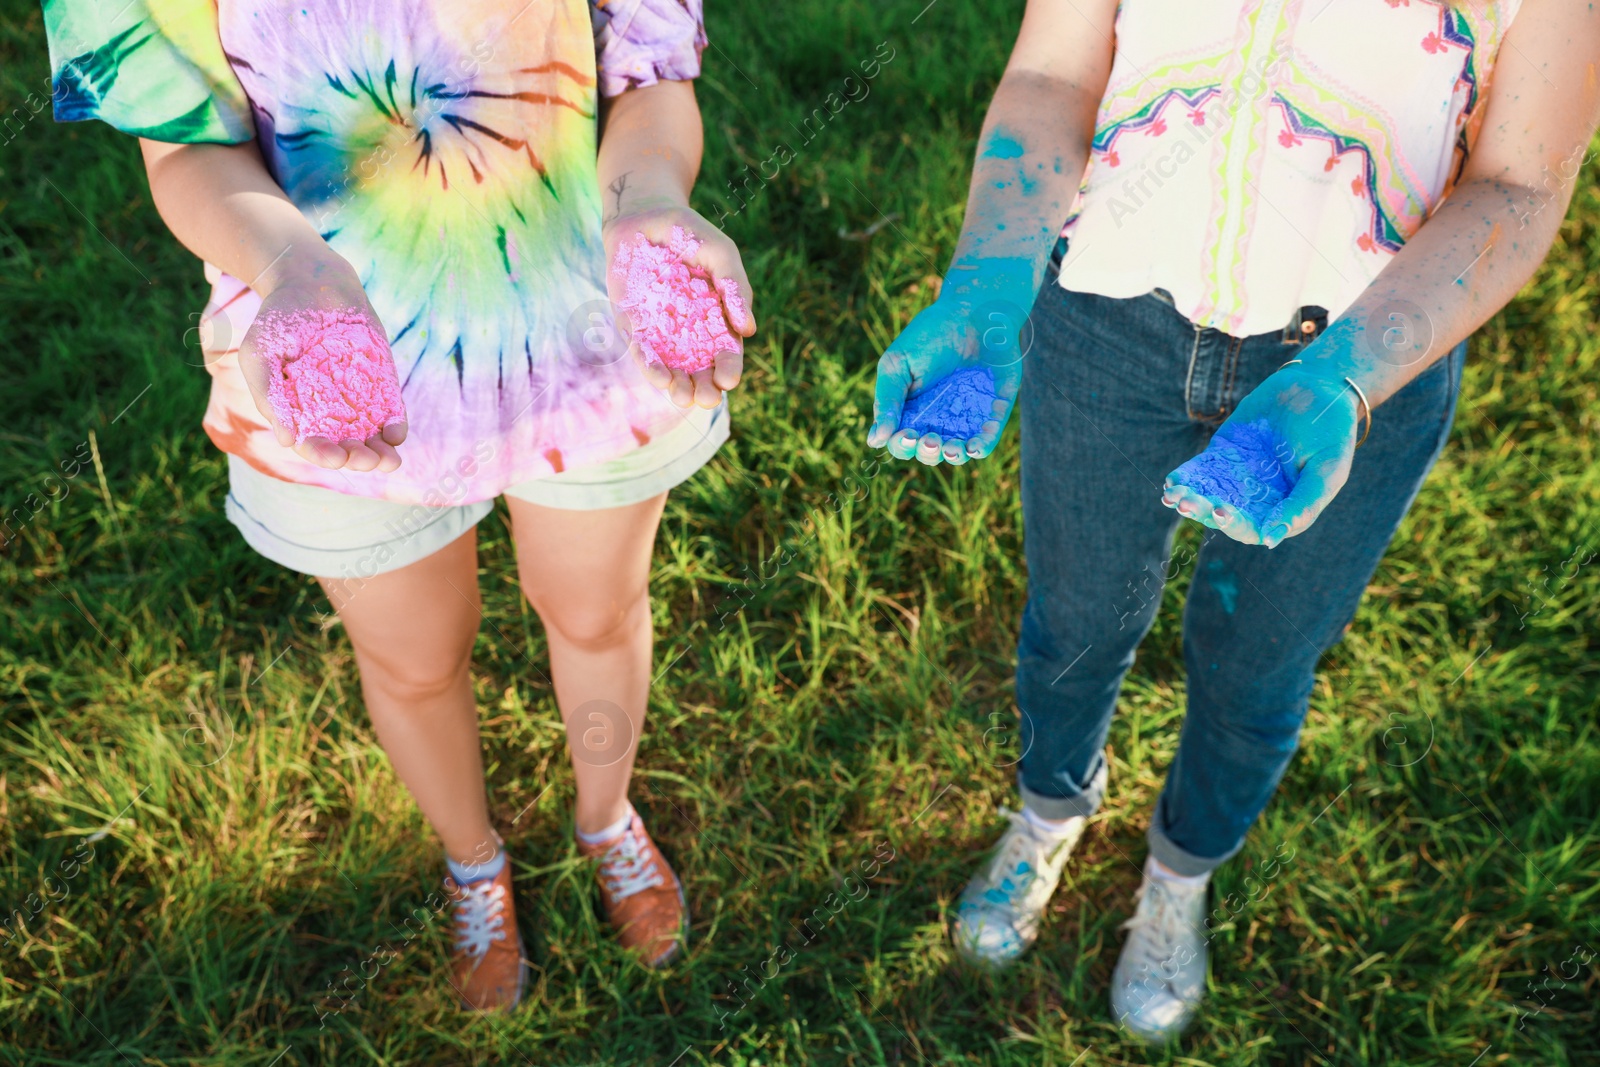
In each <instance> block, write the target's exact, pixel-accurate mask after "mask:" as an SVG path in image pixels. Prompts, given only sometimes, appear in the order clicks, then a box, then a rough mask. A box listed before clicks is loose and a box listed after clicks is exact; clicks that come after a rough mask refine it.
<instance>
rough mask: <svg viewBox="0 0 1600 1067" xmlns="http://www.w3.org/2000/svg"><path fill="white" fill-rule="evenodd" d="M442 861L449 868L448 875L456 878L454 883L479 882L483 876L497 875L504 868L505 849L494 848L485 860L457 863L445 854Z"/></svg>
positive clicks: (491, 876)
mask: <svg viewBox="0 0 1600 1067" xmlns="http://www.w3.org/2000/svg"><path fill="white" fill-rule="evenodd" d="M444 862H445V864H446V865H447V866H448V867H449V868H450V877H451V878H454V879H455V880H456V884H457V885H466V884H467V883H468V882H481V881H482V880H483V879H485V878H497V877H499V875H500V872H501V871H503V870H505V868H506V850H505V849H503V848H497V849H495V850H494V855H493V856H491V857H490V858H489V859H486V860H469V861H467V862H466V863H457V862H456V861H455V860H453V859H451V858H450V857H449V856H446V857H445V858H444Z"/></svg>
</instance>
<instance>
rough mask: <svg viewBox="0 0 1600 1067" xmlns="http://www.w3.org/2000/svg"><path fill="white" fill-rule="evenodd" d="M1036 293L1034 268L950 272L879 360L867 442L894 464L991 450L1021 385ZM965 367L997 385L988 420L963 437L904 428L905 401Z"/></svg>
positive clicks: (952, 459)
mask: <svg viewBox="0 0 1600 1067" xmlns="http://www.w3.org/2000/svg"><path fill="white" fill-rule="evenodd" d="M1034 288H1035V283H1034V281H1033V278H1032V272H1031V270H1030V269H1028V268H1027V267H1026V265H1019V264H1017V263H1016V262H1014V261H1009V260H1007V261H1003V262H1002V263H1001V264H1000V265H998V266H992V265H986V266H981V267H979V268H977V269H975V270H970V271H962V270H959V269H953V270H952V271H951V275H950V278H949V279H948V280H947V281H946V283H945V286H944V288H943V290H942V291H941V293H940V295H939V298H938V299H937V300H935V301H934V302H933V304H932V305H931V306H929V307H927V308H925V309H923V310H922V311H921V312H920V313H919V314H918V315H917V316H916V318H914V319H912V320H911V322H910V323H909V324H908V325H907V326H906V328H905V329H904V330H902V331H901V332H900V336H899V337H896V338H895V340H894V343H893V344H891V345H890V346H889V348H888V350H887V351H885V352H884V354H883V356H882V358H880V359H879V360H878V380H877V386H876V389H875V392H874V397H873V405H872V429H871V430H869V431H868V432H867V444H868V445H869V446H870V447H872V448H883V447H885V446H887V447H888V449H889V453H890V455H892V456H894V457H895V458H896V459H912V458H915V459H917V460H919V461H921V462H923V463H926V464H928V465H930V466H933V465H936V464H938V463H940V462H944V463H951V464H962V463H965V462H966V461H967V460H969V459H982V458H984V457H985V456H987V455H989V454H990V453H991V452H993V451H994V450H995V446H996V445H998V444H999V443H1000V435H1001V433H1002V432H1004V430H1005V427H1006V421H1007V420H1008V419H1010V418H1011V409H1012V407H1013V406H1014V405H1015V404H1016V400H1017V393H1018V391H1019V390H1020V389H1021V387H1022V359H1023V357H1024V356H1025V355H1026V354H1027V349H1028V347H1029V345H1030V344H1031V343H1032V332H1031V329H1030V327H1029V324H1028V309H1029V308H1030V307H1031V306H1032V304H1033V296H1034ZM966 368H983V369H986V370H987V371H988V372H989V374H990V375H991V377H992V378H993V380H994V386H995V394H996V396H995V400H994V402H993V404H992V405H991V410H990V412H989V416H990V417H989V418H987V419H986V420H985V421H984V422H983V423H982V424H981V426H980V427H979V429H978V431H977V433H975V434H973V435H972V436H970V437H967V438H965V439H961V438H956V437H950V438H945V437H941V436H940V435H939V434H937V433H925V434H921V435H920V436H919V435H918V434H917V433H916V432H915V431H912V430H909V429H902V426H903V425H904V421H905V420H904V412H905V406H906V399H907V398H908V397H910V396H913V395H917V394H921V393H924V392H926V391H927V390H928V389H930V388H933V387H936V386H937V385H938V384H939V383H940V382H942V381H944V380H945V379H947V378H949V377H950V376H951V375H952V374H954V373H955V372H957V371H959V370H963V369H966Z"/></svg>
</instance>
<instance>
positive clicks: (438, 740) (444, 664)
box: [317, 530, 498, 864]
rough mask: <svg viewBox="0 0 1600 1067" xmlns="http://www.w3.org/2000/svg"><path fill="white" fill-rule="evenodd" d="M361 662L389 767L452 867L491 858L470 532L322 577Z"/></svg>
mask: <svg viewBox="0 0 1600 1067" xmlns="http://www.w3.org/2000/svg"><path fill="white" fill-rule="evenodd" d="M317 580H318V581H319V582H321V583H322V588H323V591H324V592H326V593H327V594H328V599H329V600H330V601H332V603H333V607H334V610H335V611H337V612H338V613H339V617H340V619H341V620H343V622H344V627H345V630H346V631H347V632H348V633H349V634H350V642H351V644H353V645H354V646H355V650H356V663H357V664H358V665H359V666H360V668H361V692H362V694H363V695H364V696H365V697H366V701H367V713H368V714H369V715H371V716H372V725H373V727H374V728H375V729H376V730H377V732H378V742H379V743H380V744H381V745H383V750H384V752H386V753H387V754H388V756H389V762H390V763H392V764H393V765H394V769H395V773H396V774H398V775H399V776H400V780H401V781H402V782H404V783H405V784H406V788H407V789H409V790H411V795H412V796H413V797H415V798H416V801H417V806H418V807H419V808H421V809H422V814H423V815H424V816H426V817H427V819H428V822H430V823H431V824H433V828H434V831H435V832H436V833H438V835H439V838H440V840H441V841H443V843H444V848H445V853H446V854H447V855H448V856H449V857H450V858H451V859H453V860H455V861H456V862H457V863H462V864H466V863H473V862H478V863H481V862H483V861H484V860H487V859H489V858H491V857H492V856H493V855H494V850H495V848H496V847H497V843H498V842H497V838H496V837H495V836H494V830H493V828H492V827H491V826H490V823H489V805H488V799H487V797H486V795H485V789H484V782H483V757H482V755H481V753H480V751H479V743H478V708H477V703H476V701H474V699H473V695H472V682H471V679H470V677H469V674H468V668H469V667H470V665H471V662H472V644H473V640H474V639H475V638H476V637H477V633H478V621H479V617H480V614H481V605H480V602H479V599H478V544H477V537H476V531H472V530H469V531H468V532H466V533H464V534H462V535H461V536H460V537H458V538H457V539H456V540H455V541H453V542H451V543H450V544H449V545H448V546H446V547H445V548H443V549H440V550H439V551H438V552H435V553H434V554H433V555H431V556H428V557H427V558H425V559H422V560H418V561H417V562H416V563H413V564H411V565H410V566H408V567H402V568H400V569H399V570H396V571H389V572H387V573H385V574H380V575H378V576H377V577H375V578H369V579H366V580H365V581H355V582H351V581H345V580H342V579H338V578H319V579H317Z"/></svg>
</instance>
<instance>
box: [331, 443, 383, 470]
mask: <svg viewBox="0 0 1600 1067" xmlns="http://www.w3.org/2000/svg"><path fill="white" fill-rule="evenodd" d="M339 447H340V448H342V449H344V451H345V461H344V469H345V470H347V471H357V472H362V473H364V472H366V471H370V470H375V469H376V468H377V466H378V463H379V462H380V461H381V460H382V459H383V457H382V456H380V455H378V453H377V452H375V451H373V450H372V449H370V448H368V447H367V446H366V444H365V443H364V442H361V441H357V440H356V439H355V438H353V437H352V438H348V439H346V440H344V441H340V442H339Z"/></svg>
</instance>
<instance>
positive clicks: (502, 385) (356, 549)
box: [44, 0, 754, 1009]
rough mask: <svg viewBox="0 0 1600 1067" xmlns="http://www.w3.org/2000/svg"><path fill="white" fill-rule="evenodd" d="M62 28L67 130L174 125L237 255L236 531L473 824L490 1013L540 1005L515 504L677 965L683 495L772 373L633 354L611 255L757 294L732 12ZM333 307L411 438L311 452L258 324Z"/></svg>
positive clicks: (222, 270)
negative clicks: (516, 779) (528, 987)
mask: <svg viewBox="0 0 1600 1067" xmlns="http://www.w3.org/2000/svg"><path fill="white" fill-rule="evenodd" d="M44 13H45V24H46V28H47V30H48V33H49V39H50V50H51V61H52V69H53V71H54V77H55V108H56V117H57V118H58V119H61V120H72V119H85V118H97V119H101V120H103V121H105V122H108V123H110V124H111V125H113V126H115V127H116V128H117V129H120V130H123V131H125V132H127V133H131V134H135V135H137V136H139V137H140V138H141V142H142V145H143V148H144V157H145V163H146V169H147V171H148V173H149V177H150V184H151V191H152V193H153V196H154V199H155V202H156V206H157V208H158V209H159V210H160V212H161V215H162V217H163V219H164V220H165V221H166V222H167V224H168V226H169V227H170V228H171V230H172V231H173V233H174V235H175V236H176V237H177V238H178V239H179V240H180V241H182V242H183V243H184V244H185V245H186V246H187V247H188V248H190V249H191V250H192V251H194V252H195V253H196V254H197V255H199V256H200V257H201V258H202V259H203V260H204V261H205V263H206V270H207V277H208V279H209V280H210V281H211V283H212V293H211V300H210V303H209V305H208V306H207V308H206V312H205V315H204V317H203V325H204V330H203V334H204V338H203V340H204V347H205V350H206V354H207V365H208V368H209V370H210V372H211V375H212V394H211V403H210V406H209V408H208V410H207V412H206V417H205V429H206V432H207V433H208V434H209V435H210V436H211V438H212V440H213V441H215V442H216V444H217V445H218V447H220V448H221V449H223V450H224V451H225V452H227V453H228V463H229V475H230V483H231V484H230V492H229V495H228V500H227V513H228V516H229V518H230V519H231V520H232V521H233V522H234V523H235V525H236V526H238V528H239V529H240V531H241V532H242V533H243V535H244V536H245V538H246V539H247V540H248V541H249V542H250V543H251V544H252V545H253V546H255V547H256V548H257V549H258V550H259V551H261V552H262V553H263V554H264V555H266V556H268V557H269V558H271V559H274V560H276V561H278V562H280V563H282V564H284V565H285V566H288V567H291V568H294V569H296V570H299V571H301V572H303V573H306V574H311V575H316V576H317V577H318V578H319V580H320V581H321V583H322V585H323V587H324V588H325V590H326V591H327V593H328V595H329V596H330V598H331V599H332V601H333V603H334V606H335V607H336V609H337V610H338V612H339V615H340V617H341V619H342V621H343V623H344V625H345V627H346V629H347V631H348V632H349V635H350V639H351V642H352V643H353V645H354V647H355V652H356V658H357V661H358V663H359V665H360V668H361V675H362V687H363V692H364V694H365V697H366V703H367V708H368V711H369V712H370V714H371V715H372V718H373V722H374V725H375V726H376V728H377V732H378V737H379V740H380V741H381V742H382V744H383V746H384V748H385V751H386V752H387V753H388V754H389V756H390V758H391V760H392V762H393V763H394V766H395V770H396V772H397V773H398V774H399V776H400V777H401V779H402V780H403V781H404V782H405V783H406V785H407V786H408V787H409V788H410V789H411V791H412V793H413V794H414V795H415V796H416V798H417V801H418V803H419V805H420V806H421V808H422V810H423V813H424V814H425V815H426V816H427V817H428V819H429V820H430V822H431V823H432V824H433V826H434V828H435V829H436V830H437V831H438V833H439V835H440V837H441V838H442V840H443V844H444V849H445V852H446V856H447V860H448V865H449V867H450V877H449V878H448V879H447V880H446V889H447V897H448V901H449V903H450V906H451V907H452V909H453V914H454V918H455V923H456V939H455V955H454V959H453V961H452V972H451V973H452V980H453V982H454V984H455V985H456V987H457V989H458V990H459V992H460V994H461V997H462V999H463V1001H464V1002H465V1003H466V1004H467V1005H468V1006H470V1007H475V1008H482V1009H487V1008H496V1007H506V1008H508V1007H511V1006H513V1005H514V1004H515V1003H516V1002H517V1001H518V999H519V998H520V996H521V990H522V983H523V975H524V966H523V964H522V954H521V941H520V938H519V937H518V935H517V928H516V921H515V911H514V908H513V906H512V899H511V885H512V883H511V866H510V864H509V862H508V861H507V858H506V851H505V849H504V848H503V847H502V846H503V842H502V841H501V839H500V838H499V837H498V836H497V835H496V833H495V831H494V828H493V827H492V826H491V825H490V821H489V816H488V805H487V799H486V796H485V788H484V780H483V771H482V766H481V758H480V754H479V745H478V735H477V725H476V711H475V708H474V703H473V694H472V685H471V682H470V678H469V674H468V668H469V664H470V660H471V650H472V645H473V641H474V638H475V635H476V632H477V628H478V593H477V562H476V547H475V539H474V534H473V527H474V525H475V524H476V523H477V522H478V520H479V519H481V518H482V517H483V516H484V515H486V514H487V513H488V512H489V510H490V509H491V507H492V501H493V500H494V498H495V497H497V496H500V495H502V494H503V495H504V496H505V497H506V501H507V506H508V508H509V511H510V515H511V520H512V526H513V531H514V535H515V540H516V546H517V555H518V564H519V568H520V571H521V577H522V582H523V588H524V591H525V593H526V594H527V596H528V598H529V600H530V602H531V603H532V605H533V606H534V608H535V609H536V610H537V611H538V613H539V615H540V617H541V619H542V621H543V622H544V624H545V628H546V632H547V634H548V637H549V645H550V661H551V662H550V671H551V675H552V677H553V679H554V687H555V692H556V698H557V701H558V703H559V705H560V708H561V711H562V714H563V717H564V718H565V720H566V722H567V724H568V727H569V730H570V741H571V748H572V751H573V754H574V761H575V764H574V770H575V773H576V778H577V786H578V805H577V812H576V819H575V821H576V827H577V831H578V837H579V845H580V848H581V849H582V850H583V851H584V852H585V853H586V854H589V855H592V856H594V857H596V858H597V859H598V861H599V862H598V864H597V869H598V872H599V877H600V882H601V889H602V897H603V900H604V902H605V906H606V910H607V913H608V916H609V918H610V919H611V921H612V923H613V924H614V925H615V926H616V927H617V929H618V933H619V936H620V938H621V939H622V940H623V942H624V943H625V944H627V945H628V946H630V947H631V948H633V949H635V950H636V951H637V952H638V953H639V954H640V955H641V956H642V957H643V958H644V959H645V960H646V961H647V962H648V963H650V964H661V963H663V962H665V961H666V960H668V959H670V958H671V957H672V956H673V955H674V954H675V953H676V951H677V950H678V948H679V946H680V945H681V943H682V939H683V937H684V936H685V935H686V933H687V929H688V923H687V918H688V917H687V911H686V909H685V905H684V902H683V896H682V891H681V889H680V885H679V882H678V879H677V876H676V875H675V874H674V873H673V871H672V869H671V868H670V867H669V866H668V865H667V863H666V861H665V859H664V858H663V857H662V856H661V854H660V853H659V852H658V851H657V850H656V848H655V846H654V844H653V843H652V842H651V840H650V837H649V835H648V834H647V833H646V832H645V830H644V827H643V825H642V823H641V822H640V820H639V817H638V815H637V814H636V813H635V812H634V811H633V808H632V806H631V805H630V804H629V802H628V795H627V786H628V778H629V775H630V773H631V769H632V764H633V754H634V750H635V746H636V743H637V740H638V737H639V732H640V729H641V727H642V723H643V718H644V711H645V704H646V697H647V693H648V690H649V686H650V679H651V666H650V664H651V619H650V606H649V597H648V590H647V578H648V575H649V570H650V550H651V545H652V543H653V540H654V535H655V529H656V525H657V522H658V520H659V518H660V515H661V510H662V506H663V501H664V500H665V495H666V491H667V490H668V489H670V488H671V487H672V486H673V485H675V484H677V483H679V482H681V481H682V480H684V479H685V478H687V477H689V476H690V475H691V474H692V473H693V472H694V471H695V470H696V469H698V468H699V467H700V466H701V465H702V464H704V463H705V462H706V461H707V460H708V459H709V458H710V456H711V455H712V454H713V453H714V452H715V451H716V449H717V447H718V446H719V445H720V444H721V442H722V441H723V440H725V439H726V437H727V434H728V410H727V403H726V400H725V398H724V392H725V391H726V390H728V389H731V388H733V386H734V385H735V384H737V381H738V378H739V371H740V364H739V357H738V355H737V354H736V353H724V354H721V355H719V356H718V357H717V359H716V362H715V364H714V366H713V367H711V368H708V369H707V370H704V371H700V372H697V373H696V374H694V375H692V376H689V375H684V374H682V373H680V372H670V373H669V372H667V371H665V370H664V369H662V368H660V367H654V368H651V367H647V366H644V365H642V364H640V363H636V362H635V360H633V359H630V358H628V351H629V346H628V345H627V343H626V341H624V340H621V339H619V337H618V331H617V329H616V327H615V325H614V323H613V321H612V315H611V308H610V305H609V302H608V300H607V282H608V279H607V277H606V271H605V263H606V262H607V251H608V249H614V248H616V247H617V246H618V245H619V243H620V242H622V241H624V240H629V239H631V238H632V237H633V236H634V235H635V234H638V233H644V234H645V235H646V236H648V237H650V238H652V239H656V240H664V238H665V236H666V234H667V233H668V232H669V231H670V229H671V228H672V227H673V226H674V225H682V226H684V227H685V228H687V229H690V230H692V231H693V232H695V233H696V234H697V235H698V236H699V237H700V238H701V239H702V240H703V242H704V243H703V245H702V246H701V248H700V251H699V253H698V262H699V265H701V266H703V267H705V268H706V269H708V270H709V271H710V272H711V273H712V274H713V275H714V276H716V277H717V278H728V279H732V280H733V281H735V282H736V283H737V286H738V289H739V291H740V294H741V295H742V297H743V299H744V304H745V306H746V307H750V306H752V305H751V302H750V297H751V294H750V291H749V283H748V281H747V280H746V278H745V274H744V271H743V268H742V267H741V265H740V261H739V256H738V253H737V251H736V250H735V249H734V247H733V245H732V244H731V242H729V241H728V240H727V239H726V238H725V237H724V236H723V235H722V234H720V233H718V232H717V231H716V230H715V229H714V228H713V227H712V226H711V225H710V224H709V223H708V222H706V221H705V220H704V219H702V218H700V217H699V216H698V215H696V214H695V213H694V212H693V211H691V210H690V209H689V207H688V195H689V190H690V187H691V186H692V184H693V181H694V176H695V172H696V170H697V169H698V167H699V162H700V151H701V127H700V116H699V111H698V109H697V106H696V104H695V99H694V93H693V88H692V85H691V84H690V80H691V79H692V78H694V77H695V76H696V75H697V74H698V72H699V57H700V52H701V49H702V48H703V46H704V44H705V37H704V31H703V27H702V23H701V17H700V0H605V2H601V0H594V2H593V3H590V4H585V3H582V2H580V0H554V2H541V3H520V2H512V3H505V2H494V0H409V2H401V0H393V2H391V0H340V2H329V3H317V4H305V5H302V4H300V3H287V2H281V0H217V2H215V3H210V2H206V0H131V2H128V3H125V4H124V3H121V0H116V2H112V3H102V4H89V3H68V2H66V0H46V3H45V4H44ZM597 116H598V117H600V118H601V119H603V121H597ZM602 131H603V136H602ZM310 309H327V310H334V311H339V312H343V313H347V314H348V313H353V314H357V315H360V316H364V317H366V318H367V320H368V322H369V324H370V325H371V326H372V327H373V328H374V329H380V330H382V331H383V332H384V333H385V334H386V336H387V337H388V340H389V342H390V344H391V346H392V350H393V354H394V359H395V363H396V366H397V370H398V374H399V380H400V383H401V386H402V396H403V400H404V404H405V408H406V414H407V422H406V423H402V424H395V425H391V426H388V427H386V428H385V429H384V430H383V431H382V432H381V433H380V434H377V435H374V436H372V437H370V438H368V439H367V440H365V441H353V440H352V441H342V442H341V441H328V440H320V439H317V438H309V439H307V440H305V441H304V442H302V443H301V444H299V445H297V446H295V447H293V448H291V447H286V445H285V444H282V443H280V441H283V440H285V439H287V440H288V441H290V442H292V440H293V439H292V437H288V438H286V436H285V434H284V433H283V431H282V429H281V427H279V426H278V425H277V424H276V421H275V419H274V417H273V415H272V409H271V406H270V404H269V403H268V402H267V399H266V396H265V380H266V372H265V371H264V370H263V361H262V360H261V359H260V358H259V357H258V356H257V354H256V352H255V341H256V333H257V331H253V330H252V323H253V322H254V321H255V320H256V318H257V316H258V315H259V316H261V317H262V320H263V321H271V320H275V319H279V318H287V317H291V316H294V315H295V314H297V313H301V312H305V311H307V310H310ZM729 320H730V323H731V325H732V326H733V328H734V329H735V330H736V331H737V332H739V333H741V334H743V335H745V336H748V335H750V334H751V333H752V332H754V322H753V321H752V320H751V317H750V316H749V315H748V314H742V313H740V312H739V311H738V310H737V309H732V308H730V310H729Z"/></svg>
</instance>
